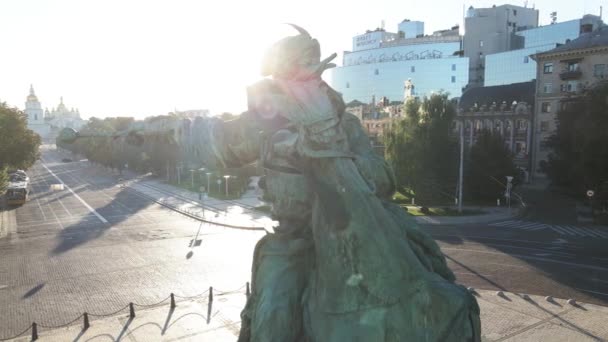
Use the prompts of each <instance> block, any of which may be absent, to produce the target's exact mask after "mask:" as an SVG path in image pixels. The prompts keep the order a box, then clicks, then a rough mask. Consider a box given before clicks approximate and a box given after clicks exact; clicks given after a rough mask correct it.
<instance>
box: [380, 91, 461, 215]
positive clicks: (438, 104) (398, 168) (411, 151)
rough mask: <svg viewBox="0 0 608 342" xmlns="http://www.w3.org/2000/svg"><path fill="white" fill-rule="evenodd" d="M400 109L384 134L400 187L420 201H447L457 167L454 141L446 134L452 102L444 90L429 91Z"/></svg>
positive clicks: (388, 155) (452, 188)
mask: <svg viewBox="0 0 608 342" xmlns="http://www.w3.org/2000/svg"><path fill="white" fill-rule="evenodd" d="M404 113H405V118H403V119H401V120H400V121H397V122H395V123H394V125H393V126H392V128H391V129H390V130H389V131H388V133H387V134H386V136H385V145H386V158H387V160H388V161H389V162H390V163H391V164H392V166H393V168H394V170H395V175H396V177H397V182H398V186H399V188H400V190H402V191H403V190H405V189H408V188H409V189H411V190H413V191H414V193H415V196H416V199H417V200H418V202H420V203H431V202H432V203H437V202H438V201H446V200H448V199H449V200H450V201H451V199H452V197H453V191H454V188H455V184H456V172H457V170H458V168H457V165H458V164H457V160H458V153H457V152H458V150H457V142H456V141H455V140H454V139H453V138H451V137H450V135H449V132H450V126H451V123H452V120H453V118H454V115H455V113H456V111H455V106H454V103H453V102H451V101H450V100H449V99H448V94H445V93H439V94H433V95H431V96H430V97H428V98H426V97H425V98H424V99H423V100H422V101H420V100H418V99H412V100H408V101H406V103H405V104H404Z"/></svg>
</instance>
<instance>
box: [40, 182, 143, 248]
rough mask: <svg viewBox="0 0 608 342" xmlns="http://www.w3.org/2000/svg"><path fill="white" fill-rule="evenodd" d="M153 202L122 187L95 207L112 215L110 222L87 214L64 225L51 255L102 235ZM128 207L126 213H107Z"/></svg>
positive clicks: (105, 214) (104, 214) (106, 214)
mask: <svg viewBox="0 0 608 342" xmlns="http://www.w3.org/2000/svg"><path fill="white" fill-rule="evenodd" d="M153 203H154V202H152V201H151V200H148V199H144V198H142V197H141V196H138V195H136V194H135V193H134V192H133V191H132V190H129V189H126V188H123V189H121V190H120V192H118V193H117V194H116V195H115V196H114V198H113V199H112V200H111V201H110V202H109V203H107V204H106V205H105V206H103V207H101V208H97V209H96V211H97V212H98V213H99V214H100V215H101V216H102V217H103V216H112V218H111V220H109V221H110V222H108V223H102V222H100V221H99V219H98V218H97V217H96V216H93V214H89V215H87V216H85V217H84V218H83V219H81V220H80V221H79V222H77V223H75V224H72V225H70V226H68V227H65V228H64V229H63V230H62V231H61V232H60V233H59V234H58V235H57V240H58V244H57V246H56V247H55V248H54V249H53V250H52V251H51V253H50V254H51V255H58V254H62V253H65V252H67V251H69V250H72V249H74V248H76V247H79V246H81V245H83V244H85V243H87V242H89V241H91V240H94V239H97V238H100V237H102V236H103V235H104V234H105V233H106V232H107V231H108V230H109V229H110V228H112V227H113V226H116V225H118V224H120V223H121V222H123V221H126V220H127V219H129V218H130V217H132V216H133V215H136V214H137V213H138V212H139V211H141V210H144V209H146V208H147V207H149V206H150V205H152V204H153ZM119 207H120V208H125V207H126V208H128V210H129V212H128V213H121V215H109V214H111V213H114V212H116V210H117V208H119ZM87 218H93V219H94V220H97V221H98V222H99V223H97V224H95V225H91V224H90V223H91V222H90V221H88V220H86V219H87Z"/></svg>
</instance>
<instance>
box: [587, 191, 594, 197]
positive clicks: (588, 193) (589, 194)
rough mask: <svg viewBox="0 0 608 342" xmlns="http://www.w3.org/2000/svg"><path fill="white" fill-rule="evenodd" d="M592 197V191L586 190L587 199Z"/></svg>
mask: <svg viewBox="0 0 608 342" xmlns="http://www.w3.org/2000/svg"><path fill="white" fill-rule="evenodd" d="M593 195H595V192H594V191H593V190H587V197H593Z"/></svg>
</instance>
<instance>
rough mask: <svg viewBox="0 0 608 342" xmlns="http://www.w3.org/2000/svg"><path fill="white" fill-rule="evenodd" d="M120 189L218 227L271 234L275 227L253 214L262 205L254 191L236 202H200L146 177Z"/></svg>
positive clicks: (266, 218) (195, 195)
mask: <svg viewBox="0 0 608 342" xmlns="http://www.w3.org/2000/svg"><path fill="white" fill-rule="evenodd" d="M122 186H123V188H125V189H129V190H134V191H136V192H137V193H138V194H140V195H142V196H145V197H147V198H150V199H151V200H153V201H155V202H157V203H159V204H161V205H164V206H166V207H168V208H171V209H172V210H175V211H178V212H181V213H183V214H186V215H188V216H191V217H193V218H196V219H200V220H204V221H207V222H211V223H214V224H218V225H223V226H228V227H232V228H240V229H251V230H263V229H268V230H270V229H272V228H271V227H272V226H273V225H274V224H275V223H274V221H273V220H272V219H271V218H270V216H269V215H268V214H267V213H264V212H261V211H258V210H255V207H257V206H260V205H263V204H264V203H263V202H261V201H260V200H259V199H258V198H257V195H256V194H255V193H254V191H248V192H247V193H245V194H244V195H243V196H242V198H240V199H238V200H218V199H214V198H205V199H201V200H199V194H198V193H195V192H192V191H189V190H185V189H180V188H177V187H175V186H172V185H170V184H166V183H164V182H162V181H160V180H158V179H154V178H151V177H147V176H138V177H133V178H131V179H128V180H126V181H124V182H123V183H122Z"/></svg>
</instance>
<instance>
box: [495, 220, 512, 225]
mask: <svg viewBox="0 0 608 342" xmlns="http://www.w3.org/2000/svg"><path fill="white" fill-rule="evenodd" d="M512 222H514V221H512V220H511V221H503V222H494V223H490V226H502V225H505V224H508V223H512Z"/></svg>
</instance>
